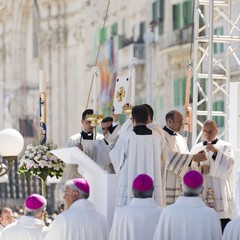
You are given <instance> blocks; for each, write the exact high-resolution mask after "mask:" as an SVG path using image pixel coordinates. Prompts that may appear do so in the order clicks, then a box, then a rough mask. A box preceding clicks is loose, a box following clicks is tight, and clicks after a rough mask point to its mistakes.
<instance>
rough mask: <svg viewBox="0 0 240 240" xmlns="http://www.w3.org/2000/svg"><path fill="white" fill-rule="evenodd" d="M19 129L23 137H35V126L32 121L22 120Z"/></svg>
mask: <svg viewBox="0 0 240 240" xmlns="http://www.w3.org/2000/svg"><path fill="white" fill-rule="evenodd" d="M19 129H20V133H21V134H22V136H23V137H34V124H33V120H32V119H29V118H20V119H19Z"/></svg>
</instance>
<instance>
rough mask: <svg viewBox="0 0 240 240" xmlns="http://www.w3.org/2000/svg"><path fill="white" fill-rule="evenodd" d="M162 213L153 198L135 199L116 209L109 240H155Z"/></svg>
mask: <svg viewBox="0 0 240 240" xmlns="http://www.w3.org/2000/svg"><path fill="white" fill-rule="evenodd" d="M161 212H162V208H161V207H159V205H158V204H156V203H155V202H154V200H153V199H152V198H133V199H132V200H131V202H130V203H129V204H128V205H127V206H125V207H122V208H117V209H116V211H115V215H114V220H113V225H112V228H111V232H110V237H109V240H131V239H132V240H135V239H137V240H150V239H153V235H154V232H155V230H156V227H157V223H158V220H159V217H160V214H161Z"/></svg>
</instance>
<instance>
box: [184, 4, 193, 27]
mask: <svg viewBox="0 0 240 240" xmlns="http://www.w3.org/2000/svg"><path fill="white" fill-rule="evenodd" d="M182 16H183V27H185V28H186V27H188V26H190V25H191V24H192V1H186V2H184V3H183V14H182Z"/></svg>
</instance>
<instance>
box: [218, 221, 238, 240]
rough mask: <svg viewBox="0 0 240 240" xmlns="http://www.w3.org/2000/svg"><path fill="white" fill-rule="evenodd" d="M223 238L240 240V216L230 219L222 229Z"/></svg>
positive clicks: (224, 239) (225, 239)
mask: <svg viewBox="0 0 240 240" xmlns="http://www.w3.org/2000/svg"><path fill="white" fill-rule="evenodd" d="M222 239H223V240H240V217H237V218H235V219H233V220H232V221H230V222H229V223H228V224H227V226H226V227H225V229H224V232H223V238H222Z"/></svg>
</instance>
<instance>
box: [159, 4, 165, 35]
mask: <svg viewBox="0 0 240 240" xmlns="http://www.w3.org/2000/svg"><path fill="white" fill-rule="evenodd" d="M164 5H165V2H164V0H159V22H158V29H159V35H162V34H163V31H164V27H163V23H164Z"/></svg>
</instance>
